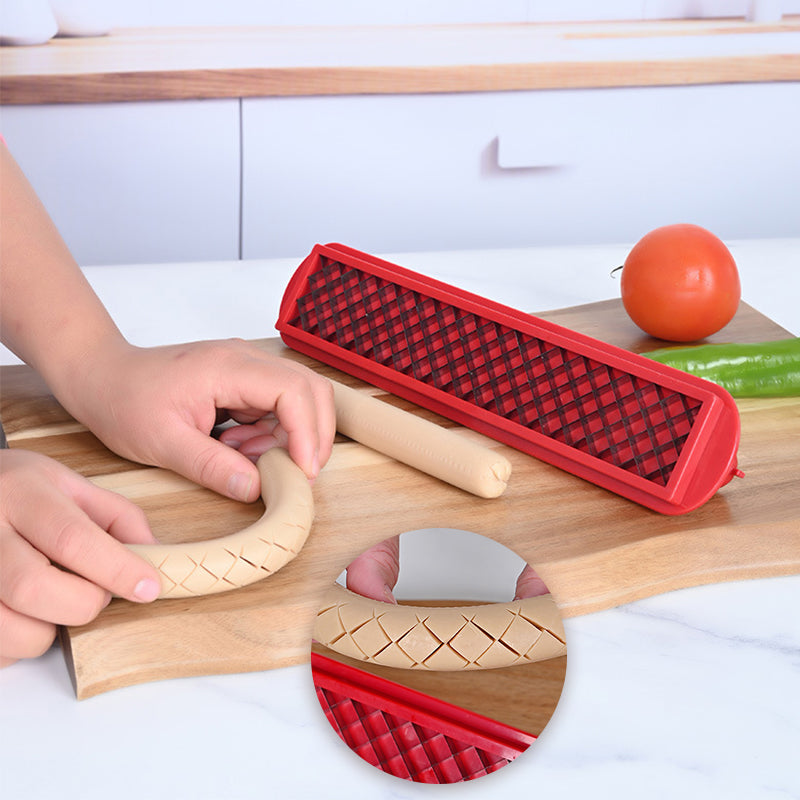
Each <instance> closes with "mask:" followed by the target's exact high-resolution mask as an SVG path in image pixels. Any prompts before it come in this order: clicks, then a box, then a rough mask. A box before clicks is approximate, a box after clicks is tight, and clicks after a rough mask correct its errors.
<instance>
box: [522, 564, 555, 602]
mask: <svg viewBox="0 0 800 800" xmlns="http://www.w3.org/2000/svg"><path fill="white" fill-rule="evenodd" d="M549 592H550V590H549V589H548V588H547V585H546V584H545V582H544V581H543V580H542V579H541V578H540V577H539V576H538V575H537V574H536V572H534V570H533V569H532V567H530V566H529V565H528V564H526V565H525V567H524V568H523V570H522V572H520V574H519V577H518V578H517V588H516V593H515V594H514V599H515V600H524V599H525V598H526V597H539V595H543V594H549Z"/></svg>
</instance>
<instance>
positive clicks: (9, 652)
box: [0, 603, 56, 667]
mask: <svg viewBox="0 0 800 800" xmlns="http://www.w3.org/2000/svg"><path fill="white" fill-rule="evenodd" d="M55 638H56V626H55V625H52V624H51V623H49V622H43V621H42V620H39V619H33V618H31V617H26V616H25V615H24V614H20V613H19V612H17V611H14V610H13V609H11V608H8V607H6V606H5V605H3V604H2V603H0V667H6V666H8V665H9V664H13V663H14V662H15V661H18V660H19V659H20V658H38V657H39V656H41V655H43V654H44V653H46V652H47V651H48V650H49V649H50V646H51V645H52V644H53V641H54V640H55Z"/></svg>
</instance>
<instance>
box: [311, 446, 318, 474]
mask: <svg viewBox="0 0 800 800" xmlns="http://www.w3.org/2000/svg"><path fill="white" fill-rule="evenodd" d="M311 473H312V476H313V477H314V478H316V477H317V475H319V450H315V451H314V460H313V461H312V462H311Z"/></svg>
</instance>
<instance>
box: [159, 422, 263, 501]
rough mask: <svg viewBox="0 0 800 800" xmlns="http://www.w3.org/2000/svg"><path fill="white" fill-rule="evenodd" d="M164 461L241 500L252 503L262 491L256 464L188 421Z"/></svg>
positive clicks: (182, 472)
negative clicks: (192, 425)
mask: <svg viewBox="0 0 800 800" xmlns="http://www.w3.org/2000/svg"><path fill="white" fill-rule="evenodd" d="M161 463H162V464H163V466H165V467H167V468H168V469H172V470H174V471H175V472H178V473H179V474H181V475H184V476H185V477H187V478H189V480H192V481H194V482H195V483H197V484H200V486H205V487H207V488H208V489H212V490H213V491H215V492H217V493H218V494H222V495H225V496H226V497H230V498H232V499H234V500H239V501H240V502H244V503H251V502H253V501H254V500H255V499H256V498H258V497H259V495H260V493H261V479H260V477H259V474H258V470H257V469H256V467H255V464H253V463H252V462H251V461H250V460H249V459H248V458H247V457H246V456H244V455H242V454H241V453H239V452H238V451H237V450H236V449H234V448H233V447H228V446H227V445H226V444H222V443H221V442H219V441H217V440H216V439H213V438H211V437H210V436H207V435H206V434H204V433H203V432H202V431H199V430H197V429H196V428H192V427H191V426H188V425H187V426H186V427H184V428H183V429H181V430H180V431H179V432H177V433H176V435H175V437H174V439H173V441H172V446H171V447H170V449H169V450H168V451H167V452H165V453H164V455H163V458H162V459H161Z"/></svg>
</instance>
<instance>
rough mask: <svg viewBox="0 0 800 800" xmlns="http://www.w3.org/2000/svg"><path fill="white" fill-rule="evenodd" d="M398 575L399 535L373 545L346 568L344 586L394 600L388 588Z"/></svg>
mask: <svg viewBox="0 0 800 800" xmlns="http://www.w3.org/2000/svg"><path fill="white" fill-rule="evenodd" d="M399 575H400V537H399V536H394V537H393V538H391V539H386V541H384V542H381V543H380V544H376V545H375V546H374V547H371V548H370V549H369V550H367V551H365V552H364V553H362V554H361V555H360V556H358V558H356V559H355V560H354V561H353V562H352V563H351V564H350V566H349V567H348V568H347V588H348V589H350V591H351V592H356V593H357V594H360V595H361V596H362V597H371V598H372V599H373V600H380V601H382V602H384V603H396V602H397V601H396V600H395V598H394V594H392V589H394V585H395V584H396V583H397V578H398V576H399Z"/></svg>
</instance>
